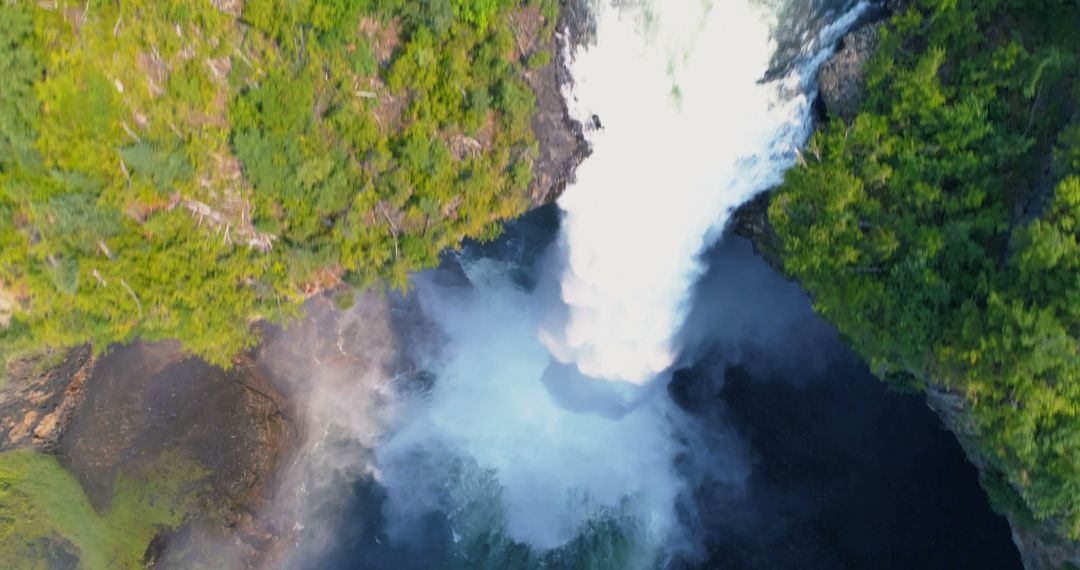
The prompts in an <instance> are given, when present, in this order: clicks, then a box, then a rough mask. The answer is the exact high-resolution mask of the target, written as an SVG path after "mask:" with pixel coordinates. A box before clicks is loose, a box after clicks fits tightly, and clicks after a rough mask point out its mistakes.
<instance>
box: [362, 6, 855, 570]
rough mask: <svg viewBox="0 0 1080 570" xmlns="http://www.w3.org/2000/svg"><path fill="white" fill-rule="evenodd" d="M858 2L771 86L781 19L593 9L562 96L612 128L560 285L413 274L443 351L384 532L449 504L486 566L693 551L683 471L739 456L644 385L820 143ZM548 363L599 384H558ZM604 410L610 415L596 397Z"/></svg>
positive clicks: (599, 136)
mask: <svg viewBox="0 0 1080 570" xmlns="http://www.w3.org/2000/svg"><path fill="white" fill-rule="evenodd" d="M774 4H775V3H774ZM865 9H866V4H860V5H859V6H858V7H856V8H854V9H853V10H852V11H850V12H847V15H845V16H844V17H843V18H840V19H839V20H836V22H837V23H836V24H835V25H833V26H830V27H828V28H827V29H825V31H823V32H821V34H822V35H821V36H820V37H815V38H804V39H803V41H801V44H802V45H804V46H806V53H804V54H803V57H801V58H800V59H799V60H798V61H797V62H796V64H795V66H794V67H793V70H792V72H791V73H789V74H786V75H785V74H781V75H782V77H781V78H780V79H778V80H776V81H764V80H763V78H764V77H765V76H766V72H767V71H768V70H769V64H770V59H771V57H772V55H773V51H774V45H773V42H772V41H771V34H772V30H773V29H774V26H775V25H776V21H775V20H776V18H777V10H778V8H777V7H776V6H773V7H771V8H770V7H768V6H765V5H763V4H762V3H761V2H758V1H755V0H714V1H713V2H708V1H703V0H655V1H653V2H647V3H639V4H634V5H627V4H626V3H625V2H614V1H613V0H602V2H601V3H600V4H598V5H596V6H595V7H594V11H595V16H596V20H597V27H596V38H595V42H594V43H593V44H592V45H590V46H588V47H586V48H583V49H581V50H579V51H578V52H576V53H574V54H572V64H571V71H572V74H573V77H574V80H575V84H574V86H573V87H572V89H571V91H570V93H568V97H569V98H570V101H571V106H572V108H573V111H574V113H575V114H576V115H577V116H578V117H580V118H582V119H583V120H587V119H586V117H591V116H592V115H593V114H594V113H595V114H596V115H598V116H599V118H600V121H601V122H602V123H603V127H602V128H600V129H598V130H595V131H593V132H592V133H591V134H590V138H591V142H592V144H593V148H594V154H593V155H592V157H590V158H589V159H588V160H587V161H586V162H585V164H584V165H582V167H581V168H580V169H579V170H578V177H577V182H576V184H575V185H573V186H572V187H571V188H569V189H568V190H567V192H566V194H565V195H564V197H563V198H562V200H561V201H560V203H559V205H560V207H561V208H562V209H563V211H564V212H565V215H564V219H563V222H562V229H561V234H560V236H559V241H558V247H559V252H558V253H559V255H557V257H556V263H554V264H553V265H551V266H549V268H554V269H555V271H556V272H558V274H557V275H548V276H547V277H548V278H549V279H550V280H552V281H557V283H556V284H555V285H554V286H553V287H551V288H550V290H549V289H547V288H545V287H540V288H538V289H537V290H536V291H533V292H529V291H524V290H522V289H521V288H519V287H517V286H516V285H514V284H513V282H512V281H511V280H510V279H509V278H508V277H507V273H508V268H507V267H506V266H505V264H501V263H498V262H493V261H486V260H481V261H479V262H470V261H467V260H466V261H465V262H464V263H463V265H464V268H465V270H466V273H467V277H468V280H469V281H470V285H469V287H465V288H461V287H449V286H446V285H444V284H440V283H438V282H437V281H436V280H433V279H427V278H420V279H418V281H417V292H418V296H419V298H420V300H421V304H422V305H423V307H424V311H425V313H426V314H427V316H428V317H429V318H431V319H432V321H434V323H435V324H436V325H437V326H438V328H439V329H440V330H442V332H443V333H444V336H445V338H446V344H445V345H443V346H440V347H439V348H438V350H432V351H428V352H427V353H426V354H425V353H423V351H421V354H420V355H419V356H418V358H417V359H418V360H419V361H420V364H421V365H422V366H424V367H425V368H427V369H429V370H431V371H433V372H434V374H435V377H436V379H435V383H434V386H433V387H432V388H431V390H430V392H428V393H426V394H424V395H423V396H420V397H418V398H416V399H415V400H413V401H410V402H407V403H405V404H404V405H403V406H401V418H402V420H401V423H400V424H399V425H398V426H396V427H395V428H393V429H392V432H391V433H390V434H389V435H388V436H387V438H386V440H385V441H383V442H381V443H380V444H379V445H378V447H377V449H376V450H375V457H376V466H375V467H376V468H375V473H376V478H377V480H378V481H379V483H380V484H381V485H382V486H383V487H384V488H385V489H386V492H387V496H388V500H387V504H386V507H385V513H384V514H385V515H386V516H387V518H388V520H389V521H390V523H391V529H392V532H391V534H392V535H395V534H396V535H397V536H398V537H399V538H406V537H407V536H408V535H409V533H410V531H411V530H412V529H414V528H415V527H417V526H418V525H419V524H420V522H419V521H422V520H424V517H425V516H427V515H428V514H430V513H433V512H437V513H441V514H442V516H444V517H445V519H446V520H447V522H448V523H449V524H450V526H451V527H452V531H453V537H454V541H455V542H459V541H460V543H461V545H474V546H475V547H476V548H477V549H480V550H483V551H484V552H487V554H484V556H487V557H489V558H490V557H491V556H494V555H493V554H492V553H491V552H492V549H497V548H500V547H499V546H498V545H499V544H502V545H503V546H504V547H505V548H506V549H509V550H508V551H510V550H513V549H514V548H518V547H519V546H521V545H524V547H527V548H528V549H532V550H534V551H537V552H547V551H550V552H555V551H558V550H559V549H560V548H561V547H564V546H568V545H572V544H573V543H574V541H576V540H579V539H580V538H581V537H588V538H586V539H583V540H586V541H589V543H590V544H592V545H593V548H594V550H595V549H596V548H595V547H596V544H598V543H603V544H606V545H607V547H610V548H609V550H611V551H612V552H613V551H615V550H619V549H620V548H623V549H625V548H624V547H616V546H613V545H614V544H615V543H619V544H623V545H625V544H630V545H631V546H630V547H628V548H631V549H632V550H634V552H635V553H634V554H625V553H624V555H625V556H624V557H623V558H618V556H616V555H614V554H611V555H607V554H605V556H607V558H605V559H604V562H603V563H602V564H601V566H602V567H630V566H642V567H647V566H649V565H650V564H652V563H653V562H655V559H654V556H655V555H656V553H657V552H659V551H660V550H661V549H672V550H674V549H676V547H675V546H674V545H676V544H678V543H680V539H681V538H685V537H683V536H681V535H680V514H679V510H678V508H677V502H678V501H679V497H680V496H682V495H683V494H684V493H685V492H686V490H687V483H686V482H685V481H683V480H682V479H681V478H680V475H679V470H678V469H676V467H675V463H676V460H677V459H678V458H680V457H681V456H684V455H685V454H687V453H688V452H689V451H691V450H692V449H693V448H694V446H695V445H697V446H698V447H708V448H709V449H708V452H709V453H711V455H710V457H709V460H708V462H709V470H710V472H709V474H708V475H707V477H709V478H710V480H712V481H716V482H717V483H718V484H721V485H723V484H736V483H738V482H739V481H740V480H743V479H744V478H745V477H746V476H747V475H746V473H747V467H746V464H745V463H744V462H743V460H742V458H741V457H740V456H739V453H738V452H737V451H735V448H736V447H737V446H736V445H734V444H725V443H723V442H720V443H717V442H715V441H713V442H711V443H710V444H709V445H708V446H704V445H700V442H696V441H695V440H694V437H695V436H694V430H693V428H692V426H690V425H689V424H688V422H689V420H688V418H687V417H686V416H685V415H684V414H683V413H682V412H681V411H680V410H679V409H678V408H677V407H676V406H675V405H674V404H673V403H672V401H671V399H670V398H669V396H668V394H667V393H666V391H664V390H663V386H662V385H661V384H660V383H659V382H653V383H651V384H650V382H649V381H650V380H652V379H654V378H657V377H658V376H661V375H662V374H663V373H664V371H666V370H667V369H668V368H669V367H670V366H671V365H672V364H673V363H674V362H675V360H676V358H677V357H678V356H679V350H680V347H679V346H676V345H675V344H674V342H675V341H674V340H673V339H674V338H675V335H676V334H677V332H678V330H679V328H680V326H681V325H682V322H683V320H684V317H685V314H684V312H685V309H684V305H685V303H686V302H687V298H688V295H689V291H690V289H691V286H692V285H693V283H694V281H695V279H696V278H697V277H698V276H699V275H700V273H701V267H700V265H699V262H698V260H697V256H698V254H699V252H700V251H701V250H702V249H703V248H704V247H705V246H706V245H707V244H708V243H709V242H711V241H712V240H714V238H715V237H716V234H717V233H718V231H719V230H720V229H721V228H722V226H723V224H724V222H725V220H726V219H727V217H728V215H729V213H730V211H731V209H732V208H734V207H735V206H737V205H738V204H740V203H741V202H743V201H745V200H747V199H749V198H750V197H751V196H752V195H753V194H754V193H755V192H758V191H761V190H764V189H765V188H767V187H768V186H769V185H771V184H774V183H776V182H778V181H779V179H780V176H781V174H782V172H783V170H784V169H785V168H786V167H788V166H790V164H791V163H792V162H793V161H794V157H795V149H796V148H797V147H798V145H800V144H802V143H803V142H804V141H805V137H806V136H807V135H808V133H809V114H810V109H809V99H808V97H807V95H806V92H807V91H808V90H809V89H810V88H811V84H812V82H813V79H812V78H813V75H814V73H815V71H816V67H817V65H819V64H820V62H821V61H822V60H823V59H824V53H825V52H824V51H822V49H821V46H829V45H832V44H833V43H834V41H835V39H836V37H837V36H838V34H840V33H842V32H843V30H844V29H846V27H847V26H849V25H850V24H851V22H852V21H853V20H854V17H855V15H856V14H858V13H859V12H861V11H862V10H865ZM550 291H554V294H547V293H548V292H550ZM567 369H572V370H573V371H574V372H572V373H566V372H565V371H566V370H567ZM553 370H554V371H556V372H557V373H556V374H554V375H555V376H565V377H569V378H570V379H571V380H575V379H577V380H580V382H578V384H579V385H583V384H589V385H590V386H592V387H591V388H589V389H588V390H584V391H577V392H575V391H574V390H573V389H570V390H566V385H565V384H564V385H559V386H555V385H554V384H552V383H551V382H550V380H551V379H550V378H549V376H552V375H553V373H552V371H553ZM590 379H601V380H612V381H621V382H603V381H595V380H590ZM633 384H643V385H648V386H646V387H644V388H638V387H635V386H633ZM596 385H601V386H604V387H613V388H612V389H611V390H605V389H597V388H596V387H595V386H596ZM628 393H629V394H631V395H632V397H629V398H626V397H624V396H625V395H626V394H628ZM583 394H584V396H583ZM609 397H610V398H611V399H613V400H616V402H614V403H613V404H612V405H611V406H606V405H605V402H603V401H601V402H599V405H598V403H597V401H598V400H603V399H605V398H609ZM582 400H588V401H587V402H583V401H582ZM728 446H730V449H729V448H728ZM684 514H685V513H684ZM605 525H607V526H605ZM612 527H616V528H617V529H618V530H617V531H616V532H613V533H611V532H608V533H607V534H606V535H605V536H608V535H610V536H613V537H616V538H610V541H614V542H610V541H609V542H607V543H604V541H603V540H601V539H599V538H597V536H599V535H601V534H605V533H604V532H601V531H600V530H598V529H600V528H608V529H610V528H612ZM497 537H501V538H497ZM619 537H621V538H619ZM605 540H608V539H605ZM500 541H501V542H500ZM619 541H622V542H619ZM460 548H461V549H462V552H466V551H469V548H471V547H469V546H460ZM600 550H603V549H602V548H601V549H600ZM461 556H463V557H464V559H468V558H467V555H466V554H461ZM626 556H628V557H629V558H627V557H626ZM533 560H536V559H533ZM629 561H633V564H631V563H630V562H629ZM470 564H471V562H470ZM507 564H508V563H507ZM515 564H517V563H515ZM495 566H496V567H498V564H496V565H495Z"/></svg>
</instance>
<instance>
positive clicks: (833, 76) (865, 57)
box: [818, 22, 880, 122]
mask: <svg viewBox="0 0 1080 570" xmlns="http://www.w3.org/2000/svg"><path fill="white" fill-rule="evenodd" d="M879 29H880V28H879V24H878V23H876V22H871V23H869V24H864V25H862V26H860V27H859V28H856V29H855V30H854V31H852V32H850V33H849V34H848V35H846V36H844V39H843V40H841V43H840V47H839V49H837V50H836V53H834V54H833V55H832V56H831V57H829V59H828V60H826V61H825V63H824V64H823V65H822V66H821V71H820V72H819V74H818V83H819V84H820V85H821V99H822V101H823V102H824V104H825V109H826V111H827V112H828V114H829V115H831V116H835V117H840V118H842V119H844V120H845V121H849V122H850V121H851V120H853V119H854V118H855V115H856V113H857V112H858V109H859V104H860V103H861V102H862V100H863V96H864V94H865V91H866V63H867V62H868V61H870V58H871V57H872V56H873V55H874V51H875V50H876V49H877V44H878V35H879Z"/></svg>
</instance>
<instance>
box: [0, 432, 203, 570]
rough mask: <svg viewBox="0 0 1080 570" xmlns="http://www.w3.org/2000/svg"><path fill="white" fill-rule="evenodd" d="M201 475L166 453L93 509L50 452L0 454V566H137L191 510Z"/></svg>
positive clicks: (195, 503)
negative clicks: (151, 546) (155, 541)
mask: <svg viewBox="0 0 1080 570" xmlns="http://www.w3.org/2000/svg"><path fill="white" fill-rule="evenodd" d="M206 475H207V473H206V471H205V470H203V469H202V468H200V467H198V466H197V465H195V464H194V463H192V462H191V461H189V460H186V459H184V458H183V457H182V456H180V455H178V454H176V453H168V452H167V453H165V454H163V455H162V457H160V458H159V459H158V460H156V461H155V462H154V463H153V464H152V465H150V466H148V467H147V468H146V469H145V470H144V471H142V472H140V473H137V474H130V475H123V476H121V477H120V478H119V479H118V480H117V482H116V486H115V489H114V491H113V498H112V501H111V503H110V505H109V507H108V508H107V509H106V510H105V511H104V512H103V513H101V514H99V513H98V512H96V511H95V510H94V508H93V507H92V506H91V505H90V501H89V500H88V499H87V497H86V494H85V493H84V492H83V490H82V488H81V487H80V486H79V482H78V481H77V480H76V479H75V477H74V476H72V475H71V474H70V473H68V472H67V471H65V470H64V468H63V467H61V466H60V464H59V463H57V461H56V459H54V458H53V457H51V456H48V455H44V454H41V453H37V452H34V451H30V450H17V451H7V452H4V453H0V565H2V566H3V567H4V568H12V569H17V570H22V569H37V568H40V569H46V568H58V567H72V566H73V565H72V561H77V564H78V567H80V568H86V569H87V570H98V569H101V570H106V569H109V570H113V569H123V568H131V569H137V568H143V567H144V563H143V555H144V553H145V552H146V548H147V546H148V545H149V544H150V541H151V539H153V538H154V536H155V535H157V533H158V532H160V531H161V530H163V529H168V528H176V527H177V526H179V525H180V524H181V523H183V522H184V521H186V520H187V519H188V517H189V516H191V514H192V513H193V512H194V510H195V508H196V507H197V506H198V504H199V500H200V499H199V491H200V488H201V487H200V485H201V481H202V480H204V479H205V477H206Z"/></svg>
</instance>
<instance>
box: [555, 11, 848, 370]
mask: <svg viewBox="0 0 1080 570" xmlns="http://www.w3.org/2000/svg"><path fill="white" fill-rule="evenodd" d="M782 8H783V5H779V4H775V3H774V4H772V5H769V4H766V3H761V2H752V1H750V0H727V1H715V2H703V1H701V0H666V1H664V2H652V3H624V2H619V3H617V4H608V3H602V4H600V5H598V6H597V7H596V10H595V17H596V38H595V43H594V44H593V45H590V46H587V47H585V48H583V49H580V50H578V51H576V52H575V53H573V54H572V56H571V61H572V63H571V71H572V75H573V77H574V81H575V83H574V85H573V86H572V88H571V89H570V91H569V97H568V99H569V101H570V102H571V108H572V111H573V112H574V114H575V115H577V116H578V118H579V119H580V120H582V122H586V123H587V122H589V121H590V119H591V117H593V116H594V115H595V116H596V117H598V118H599V124H600V125H601V126H600V127H599V128H597V129H596V130H593V131H592V132H591V136H590V142H591V144H592V147H593V151H594V153H593V156H592V157H591V158H590V159H589V160H588V161H586V162H585V163H584V164H583V165H582V166H581V167H580V168H579V169H578V174H577V176H578V182H577V184H576V185H574V186H573V187H571V188H570V189H569V190H568V191H567V193H566V194H565V196H564V197H563V198H562V200H560V202H559V206H560V207H561V208H562V209H563V211H564V212H565V217H564V219H563V226H562V233H561V235H560V240H559V247H560V249H561V254H562V260H561V261H562V264H563V274H562V277H561V282H560V290H561V299H562V301H563V302H564V303H565V305H566V308H567V310H566V314H565V315H560V316H558V317H556V318H554V319H552V320H553V322H552V323H550V324H549V325H548V326H546V327H545V328H544V330H543V339H544V342H545V344H546V345H547V346H548V348H549V349H550V350H551V352H552V354H553V356H554V357H555V358H556V359H558V361H560V362H562V363H566V364H573V366H574V367H576V369H577V370H578V371H580V372H581V373H582V374H585V375H587V376H590V377H594V378H601V379H605V380H622V381H628V382H633V383H639V384H641V383H647V382H649V381H650V380H652V379H654V378H655V377H657V376H658V375H660V374H661V373H663V372H664V371H665V370H667V369H668V368H669V367H670V366H671V364H672V363H673V362H674V361H675V359H676V358H677V357H678V355H679V348H680V347H678V346H676V345H674V344H673V342H672V337H673V334H674V333H675V332H676V331H677V330H678V328H679V326H680V324H681V322H682V320H683V318H684V313H685V310H686V301H687V297H686V296H687V293H688V291H689V288H690V285H691V284H692V283H693V282H694V280H695V279H696V278H697V277H698V276H699V275H700V273H701V270H702V268H701V264H700V262H699V261H698V259H697V257H696V256H697V254H698V253H699V252H700V251H701V250H702V248H703V247H704V246H705V245H706V244H707V243H708V242H709V241H711V240H712V239H713V237H714V236H715V232H716V230H718V229H719V228H721V227H723V224H724V222H725V221H726V219H727V216H728V214H729V213H730V212H731V211H732V209H734V208H735V207H736V206H738V205H739V204H741V203H742V202H744V201H746V200H747V199H748V198H750V197H751V196H752V195H753V194H754V193H756V192H760V191H761V190H764V189H766V188H768V187H770V186H772V185H775V184H776V183H778V182H779V181H780V177H781V174H782V172H783V170H784V169H785V168H786V167H787V166H789V165H790V164H791V163H792V162H793V161H794V159H795V151H796V149H797V148H798V147H799V146H800V145H801V144H802V143H803V142H805V139H806V137H807V135H808V133H809V128H810V106H809V103H810V101H809V98H808V95H807V91H808V88H809V87H810V85H811V83H812V81H813V77H814V75H815V73H816V69H817V66H818V65H819V64H820V62H821V56H824V55H825V54H826V53H827V49H828V47H829V46H831V45H832V44H833V43H834V42H835V41H836V40H837V39H838V36H837V33H839V32H842V31H843V30H844V28H845V27H846V25H850V24H851V22H852V20H853V19H854V18H855V17H856V16H857V15H858V14H860V13H862V12H863V11H865V10H866V9H867V6H866V5H865V4H864V5H860V6H858V7H856V8H855V9H853V10H850V11H848V12H846V13H845V14H844V15H843V16H841V17H840V18H839V19H838V20H837V25H833V26H831V27H828V28H826V29H824V30H821V32H822V33H821V34H820V35H819V36H809V37H803V38H800V41H799V42H798V43H799V44H801V48H802V49H801V50H800V51H799V52H796V53H795V57H796V58H797V59H796V60H795V61H792V62H789V63H788V68H787V69H785V70H780V71H779V72H778V74H774V75H778V76H777V77H776V78H774V79H771V80H768V81H766V80H765V78H766V76H768V75H769V71H770V65H771V63H772V62H773V59H774V56H775V54H776V52H777V49H776V48H777V41H776V39H775V37H774V35H773V32H774V30H777V29H778V26H779V20H778V16H779V15H780V11H781V9H782ZM799 56H802V57H799Z"/></svg>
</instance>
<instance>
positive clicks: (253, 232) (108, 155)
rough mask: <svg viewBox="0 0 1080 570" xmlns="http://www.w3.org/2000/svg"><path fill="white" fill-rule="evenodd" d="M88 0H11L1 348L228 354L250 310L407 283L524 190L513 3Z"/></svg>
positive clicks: (1, 60) (482, 232) (270, 314)
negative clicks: (341, 289)
mask: <svg viewBox="0 0 1080 570" xmlns="http://www.w3.org/2000/svg"><path fill="white" fill-rule="evenodd" d="M545 2H547V3H546V4H544V3H541V4H543V9H544V10H545V13H549V14H548V23H549V24H550V23H553V21H554V17H555V16H556V13H555V12H554V8H553V7H552V6H551V2H550V1H549V0H545ZM534 3H535V2H534ZM530 6H531V4H530ZM87 8H89V9H88V10H87V11H86V12H85V13H83V12H82V11H81V10H76V9H71V10H54V9H50V8H49V7H48V6H45V5H40V6H39V5H38V4H35V3H33V2H18V3H11V2H0V72H2V74H3V77H4V81H3V82H0V294H2V295H3V296H4V299H5V306H6V304H7V303H8V301H9V300H10V301H13V302H14V303H13V304H14V314H13V315H12V318H11V322H10V324H9V325H8V326H7V327H5V328H0V360H6V359H7V358H8V357H9V356H11V355H13V354H17V353H19V352H20V351H27V350H34V349H37V348H40V347H41V346H43V345H47V346H53V347H64V346H70V345H74V344H81V343H84V342H88V341H89V342H93V343H94V344H95V346H96V347H97V348H98V349H99V350H101V349H104V348H105V347H107V346H108V345H109V344H110V343H115V342H126V341H130V340H132V339H134V338H136V337H142V338H146V339H149V340H153V339H164V338H175V339H179V340H181V341H182V342H183V343H184V346H185V347H186V348H188V349H189V350H191V351H193V352H195V353H196V354H198V355H200V356H202V357H204V358H206V359H208V360H210V361H211V362H213V363H215V364H220V365H223V366H227V365H228V364H229V362H230V361H231V359H232V357H233V356H234V355H235V354H236V353H237V352H238V351H240V350H243V349H244V348H247V347H250V346H252V345H253V343H255V342H256V340H257V339H256V338H255V333H254V329H253V328H252V327H251V326H250V324H251V323H252V322H253V321H255V320H258V319H263V318H272V319H286V318H289V317H290V315H295V314H296V313H297V307H298V305H299V303H300V302H301V301H302V300H303V298H304V295H305V294H309V293H310V292H311V291H313V290H317V289H318V288H320V287H328V286H333V285H334V284H335V282H336V281H337V280H338V279H340V280H344V281H346V282H349V283H351V284H358V285H364V286H367V285H376V286H381V285H383V284H391V285H393V286H396V287H399V288H405V286H406V284H407V281H408V276H409V274H410V273H411V272H413V271H415V270H418V269H421V268H423V267H427V266H431V265H433V264H435V263H437V261H438V255H439V253H440V252H441V251H443V250H444V249H446V248H454V247H457V246H458V245H459V244H460V243H461V241H462V240H463V239H466V238H477V239H484V238H490V237H492V236H493V235H494V234H495V233H496V232H497V230H498V222H499V221H501V220H505V219H507V218H510V217H512V216H515V215H517V214H519V213H520V212H521V211H523V209H524V208H525V207H526V205H527V199H526V196H527V187H528V185H529V184H530V182H531V170H532V169H531V166H532V161H533V160H534V158H535V156H536V143H535V140H534V137H533V133H532V130H531V126H530V121H531V118H532V115H533V113H534V112H535V98H534V97H533V95H532V92H531V90H530V89H529V88H528V86H527V85H526V84H525V83H524V82H523V79H522V78H523V77H524V75H525V73H526V71H527V70H526V62H525V61H523V58H524V57H525V55H523V54H518V53H517V51H516V49H515V47H514V45H515V39H514V37H513V36H512V35H511V32H510V31H509V29H510V28H511V26H510V25H509V21H510V19H511V16H512V12H515V11H520V10H523V9H525V7H524V6H522V5H520V3H518V2H510V1H509V0H494V1H491V0H482V1H461V0H425V1H421V2H406V1H404V0H289V1H288V2H278V1H266V0H249V1H247V2H245V3H243V13H242V14H241V15H240V16H239V17H234V16H232V15H229V14H226V13H223V12H221V11H219V10H218V9H217V8H215V7H214V4H213V3H210V2H203V1H199V2H196V1H195V0H168V1H153V0H131V1H125V2H120V3H109V2H105V3H98V2H91V3H90V4H88V5H87ZM7 310H8V309H6V308H5V311H7ZM4 319H5V321H6V320H7V315H6V313H5V315H4Z"/></svg>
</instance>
